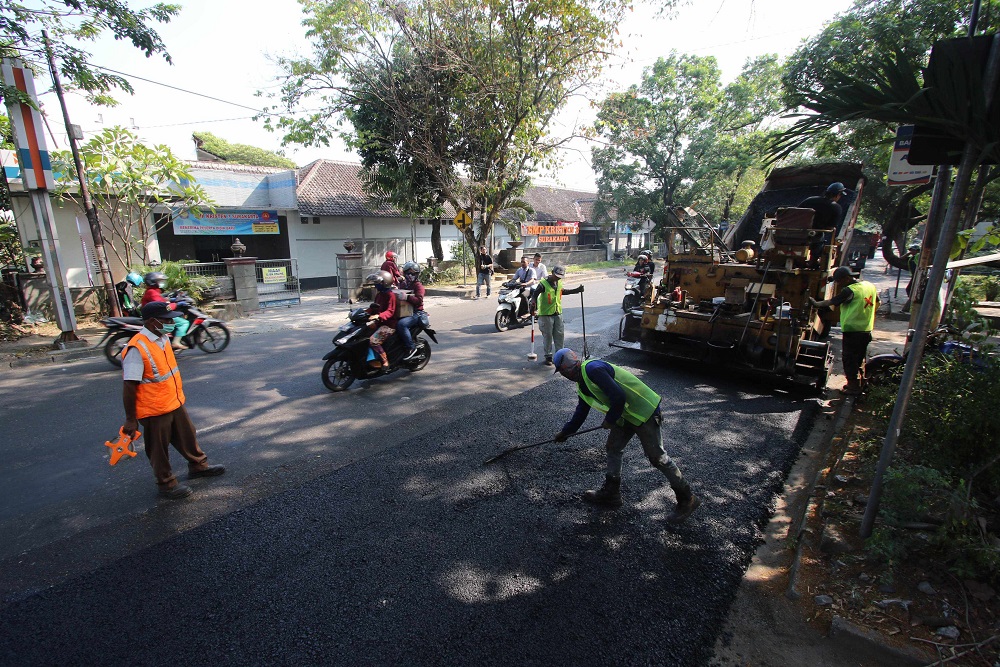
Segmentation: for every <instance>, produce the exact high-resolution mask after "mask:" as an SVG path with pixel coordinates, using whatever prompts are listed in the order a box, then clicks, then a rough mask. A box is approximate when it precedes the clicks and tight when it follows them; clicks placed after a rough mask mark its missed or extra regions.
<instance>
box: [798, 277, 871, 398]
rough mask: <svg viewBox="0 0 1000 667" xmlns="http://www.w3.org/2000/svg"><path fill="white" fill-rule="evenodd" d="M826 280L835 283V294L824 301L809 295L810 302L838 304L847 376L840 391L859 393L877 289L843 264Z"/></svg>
mask: <svg viewBox="0 0 1000 667" xmlns="http://www.w3.org/2000/svg"><path fill="white" fill-rule="evenodd" d="M828 282H832V283H836V285H837V287H839V288H840V291H839V292H838V293H837V294H836V296H834V297H833V298H830V299H824V300H823V301H816V300H815V299H813V298H812V297H809V303H810V304H812V305H813V306H816V307H818V308H822V307H824V306H839V307H840V330H841V332H843V337H842V341H843V349H842V351H841V357H842V358H843V362H844V375H845V376H847V384H845V385H844V388H843V389H842V390H841V391H842V392H844V393H845V394H847V395H849V396H856V395H858V394H860V393H861V380H862V378H863V377H864V363H865V359H866V358H867V356H868V344H869V343H871V342H872V331H873V330H874V329H875V311H876V310H878V307H879V298H878V289H877V288H876V287H875V285H873V284H871V283H870V282H868V281H867V280H858V278H857V275H856V274H855V273H854V272H852V271H851V269H850V268H849V267H846V266H839V267H837V270H836V271H834V272H833V275H832V276H831V277H830V279H829V281H828Z"/></svg>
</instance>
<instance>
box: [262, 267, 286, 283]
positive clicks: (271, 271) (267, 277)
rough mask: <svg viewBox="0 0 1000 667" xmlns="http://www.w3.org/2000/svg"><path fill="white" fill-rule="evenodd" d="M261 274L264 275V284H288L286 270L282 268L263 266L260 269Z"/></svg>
mask: <svg viewBox="0 0 1000 667" xmlns="http://www.w3.org/2000/svg"><path fill="white" fill-rule="evenodd" d="M261 273H262V274H264V282H265V283H285V282H288V273H287V269H285V267H283V266H264V267H261Z"/></svg>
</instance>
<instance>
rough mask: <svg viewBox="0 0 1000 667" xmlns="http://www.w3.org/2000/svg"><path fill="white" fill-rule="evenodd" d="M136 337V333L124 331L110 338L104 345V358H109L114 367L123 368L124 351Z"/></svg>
mask: <svg viewBox="0 0 1000 667" xmlns="http://www.w3.org/2000/svg"><path fill="white" fill-rule="evenodd" d="M134 335H135V333H130V332H128V331H122V332H121V333H116V334H115V335H114V336H112V337H111V338H109V339H108V342H107V343H105V344H104V356H105V357H107V358H108V361H110V362H111V365H112V366H117V367H118V368H121V367H122V350H124V349H125V346H126V345H128V342H129V341H130V340H132V336H134Z"/></svg>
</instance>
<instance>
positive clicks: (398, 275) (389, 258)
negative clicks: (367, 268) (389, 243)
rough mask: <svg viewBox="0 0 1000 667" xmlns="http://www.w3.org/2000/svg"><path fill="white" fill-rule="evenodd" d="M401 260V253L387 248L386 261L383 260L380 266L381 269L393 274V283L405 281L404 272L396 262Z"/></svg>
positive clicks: (397, 283)
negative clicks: (398, 253)
mask: <svg viewBox="0 0 1000 667" xmlns="http://www.w3.org/2000/svg"><path fill="white" fill-rule="evenodd" d="M398 260H399V255H397V254H396V253H394V252H393V251H392V250H387V251H386V253H385V261H384V262H382V266H381V267H379V270H380V271H388V272H389V275H391V276H392V284H393V285H399V284H400V283H402V282H403V273H402V272H401V271H400V270H399V264H397V263H396V262H397V261H398Z"/></svg>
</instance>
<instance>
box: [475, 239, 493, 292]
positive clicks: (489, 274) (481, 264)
mask: <svg viewBox="0 0 1000 667" xmlns="http://www.w3.org/2000/svg"><path fill="white" fill-rule="evenodd" d="M492 282H493V255H491V254H490V253H489V251H488V250H487V249H486V246H479V254H478V255H476V298H477V299H478V298H479V290H480V289H481V288H482V285H483V283H485V284H486V296H489V295H490V285H491V284H492Z"/></svg>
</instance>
